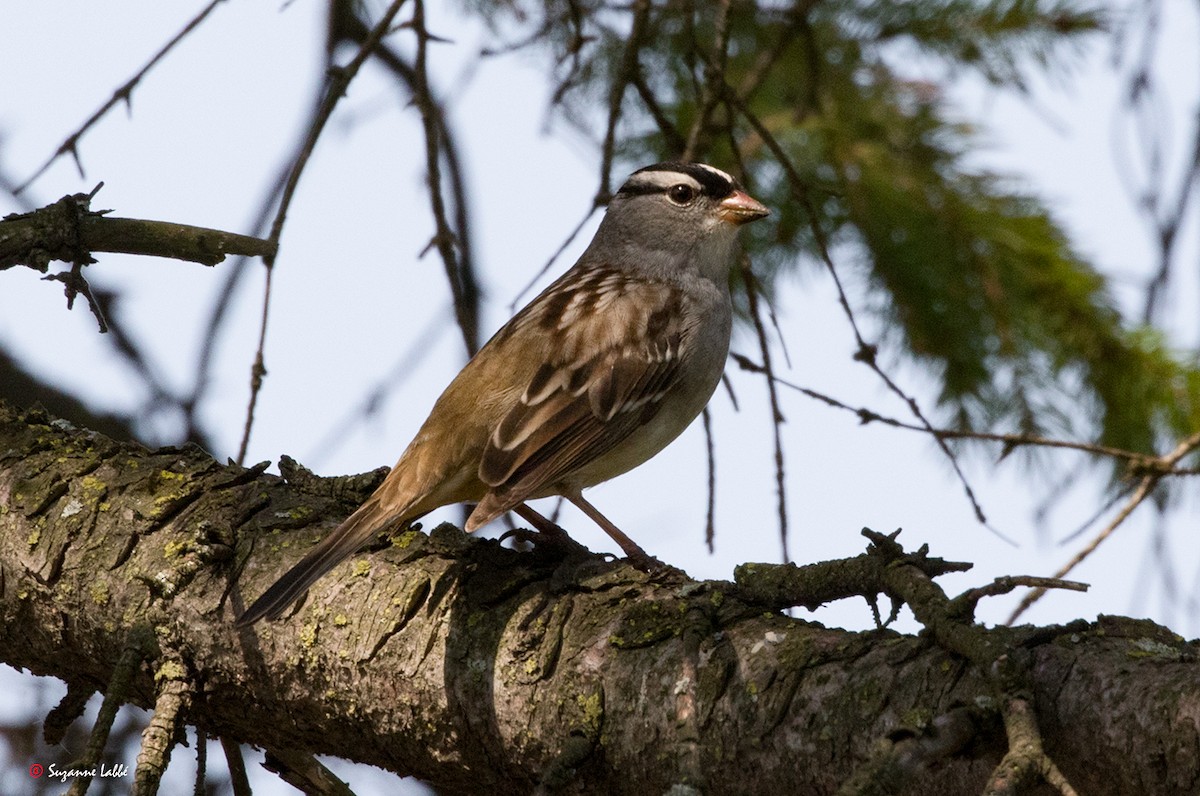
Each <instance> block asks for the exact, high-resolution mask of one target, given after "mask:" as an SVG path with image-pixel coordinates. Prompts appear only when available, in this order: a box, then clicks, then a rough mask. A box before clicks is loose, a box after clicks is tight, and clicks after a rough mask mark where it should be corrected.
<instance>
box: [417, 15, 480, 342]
mask: <svg viewBox="0 0 1200 796" xmlns="http://www.w3.org/2000/svg"><path fill="white" fill-rule="evenodd" d="M411 27H412V30H413V32H414V33H415V34H416V36H417V55H416V60H415V64H414V70H413V71H414V80H413V81H412V84H411V88H412V91H413V100H414V102H415V103H416V106H417V109H418V110H419V112H420V115H421V126H422V128H423V129H424V132H425V175H426V179H427V181H428V184H429V203H430V207H431V209H432V211H433V218H434V224H435V229H436V231H435V232H434V236H433V240H432V241H430V246H431V247H433V248H436V249H437V251H438V254H439V256H440V257H441V259H442V264H443V266H444V267H445V269H446V279H447V281H449V283H450V292H451V294H452V295H453V296H454V314H455V317H456V318H457V319H458V326H459V328H460V329H461V330H462V335H463V341H464V342H465V344H466V347H467V353H468V354H474V353H475V352H476V351H477V350H478V349H479V287H478V285H477V284H476V283H475V278H474V273H473V272H472V271H471V270H470V269H464V268H463V266H462V263H460V262H459V257H458V251H459V249H460V248H461V247H462V246H463V241H462V240H461V237H462V236H463V235H465V233H466V230H465V229H463V228H460V229H459V230H458V232H459V233H460V234H459V235H456V234H455V232H454V230H453V229H452V228H451V226H450V222H449V221H447V219H446V203H445V199H444V198H443V197H442V170H441V155H442V152H443V149H444V145H443V135H442V134H443V125H442V124H441V123H440V122H441V120H442V119H443V118H444V117H443V114H442V112H441V107H440V105H439V104H438V103H437V101H436V100H435V99H434V98H433V92H432V90H431V89H430V88H429V74H428V45H429V42H430V41H431V40H435V39H436V37H434V36H431V35H430V33H429V31H428V30H427V29H426V27H425V2H424V0H414V4H413V18H412V24H411ZM459 204H460V206H461V205H462V204H463V202H462V199H461V197H460V200H459Z"/></svg>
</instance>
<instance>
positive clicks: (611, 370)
mask: <svg viewBox="0 0 1200 796" xmlns="http://www.w3.org/2000/svg"><path fill="white" fill-rule="evenodd" d="M606 287H607V288H608V290H609V291H610V292H611V295H609V296H607V297H606V299H608V301H607V302H606V303H607V305H608V306H607V307H606V311H605V312H603V313H599V314H597V315H594V316H592V315H588V316H585V317H580V318H577V319H576V322H575V323H573V324H571V325H570V326H569V327H568V328H565V329H558V330H556V331H557V332H558V333H560V334H564V335H566V336H567V337H568V338H573V339H568V340H565V341H564V343H565V345H563V347H562V349H561V350H563V351H564V352H571V353H574V354H579V353H582V352H585V351H586V352H589V353H591V354H592V357H591V358H590V359H586V360H584V361H570V362H568V361H564V362H553V363H550V362H548V363H546V364H544V365H543V366H542V367H541V368H539V369H538V371H537V373H535V375H534V377H533V379H532V380H531V382H530V384H529V387H528V389H527V390H526V391H525V396H524V399H523V400H522V402H521V403H519V404H518V405H517V406H515V407H513V409H511V410H510V411H509V412H508V414H507V415H506V416H505V417H504V418H503V420H502V421H501V422H500V424H499V425H498V426H497V427H496V430H495V432H494V433H493V435H492V437H491V438H490V439H489V441H488V445H487V448H486V449H485V451H484V454H483V457H482V459H481V461H480V466H479V477H480V479H481V480H482V481H483V482H484V483H486V484H488V485H489V486H491V487H492V492H493V493H501V494H503V496H504V498H503V500H502V502H503V503H504V504H505V505H515V504H516V503H519V502H521V501H522V500H524V499H526V498H528V497H529V496H531V495H533V494H536V493H538V492H539V491H540V490H542V489H544V488H545V487H546V486H548V485H551V484H554V483H556V482H558V481H559V480H561V479H563V478H564V477H566V476H568V475H569V474H570V473H571V472H572V471H574V470H577V469H580V468H581V467H583V466H585V465H586V464H588V463H590V462H592V461H593V460H595V459H596V458H597V457H599V456H601V455H603V454H604V453H606V452H607V451H609V450H611V449H612V448H613V447H615V446H616V445H617V444H618V443H620V442H621V441H623V440H624V439H626V438H627V437H628V436H629V435H630V434H631V433H633V432H634V430H635V429H637V428H638V427H639V426H641V425H643V424H644V423H645V422H646V421H647V420H649V419H650V418H651V417H653V416H654V414H655V413H656V412H657V411H658V408H659V404H660V400H661V398H662V397H663V396H664V395H665V394H666V393H667V391H668V390H670V388H671V387H672V386H673V384H674V383H675V381H676V380H677V379H678V375H679V374H678V364H679V362H678V349H679V343H680V336H681V330H680V329H679V328H678V324H677V321H676V320H675V319H677V318H678V317H679V313H678V312H677V311H676V310H675V309H672V305H673V304H677V303H678V302H679V301H680V300H681V299H680V296H679V294H678V292H677V290H676V289H675V288H673V287H671V286H668V285H665V284H657V283H649V284H647V283H644V282H641V283H633V282H626V281H622V280H619V279H618V280H610V281H609V282H608V283H607V285H606ZM614 320H619V321H621V322H623V325H624V328H622V329H614V328H613V325H614ZM631 343H633V344H631ZM598 344H599V345H598Z"/></svg>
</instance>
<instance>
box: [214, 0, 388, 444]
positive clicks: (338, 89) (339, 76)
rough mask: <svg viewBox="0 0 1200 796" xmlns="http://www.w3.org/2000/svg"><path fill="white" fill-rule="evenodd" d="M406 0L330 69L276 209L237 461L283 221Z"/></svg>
mask: <svg viewBox="0 0 1200 796" xmlns="http://www.w3.org/2000/svg"><path fill="white" fill-rule="evenodd" d="M405 2H406V0H393V2H392V4H391V5H390V6H389V7H388V10H387V11H386V12H384V14H383V16H382V17H381V18H380V19H379V22H378V23H376V25H375V27H374V28H372V29H371V33H370V35H369V36H368V37H367V39H366V40H365V41H364V42H363V43H362V46H361V47H360V48H359V50H358V52H357V53H355V55H354V57H353V58H352V59H351V60H350V62H349V63H348V64H346V66H344V67H341V68H336V67H335V68H331V69H330V70H329V78H328V82H327V84H326V91H325V95H324V96H323V97H322V99H321V104H320V106H319V107H318V108H317V113H316V114H315V116H314V118H313V121H312V124H311V126H310V127H309V129H308V135H307V137H306V138H305V141H304V145H303V146H302V147H301V149H300V154H299V156H298V157H297V158H296V162H295V164H294V165H293V166H292V170H291V173H290V174H288V179H287V182H286V183H285V184H284V188H283V193H282V195H281V196H280V199H279V209H278V210H277V211H276V213H275V220H274V222H273V223H272V224H271V234H270V236H269V237H268V240H269V241H270V242H271V243H272V244H273V245H274V246H275V247H276V252H275V253H274V254H272V255H270V256H268V257H264V258H263V259H264V262H265V263H266V266H267V277H266V286H265V288H264V290H263V309H262V320H261V323H260V324H259V333H258V347H257V349H256V351H255V354H254V363H253V364H252V365H251V368H250V400H249V403H248V404H247V406H246V422H245V425H244V427H243V429H242V441H241V443H240V444H239V445H238V457H237V462H238V463H239V464H241V463H243V462H245V460H246V450H247V448H249V446H250V432H251V431H252V430H253V428H254V410H255V407H256V406H257V404H258V394H259V391H260V390H261V389H262V380H263V376H264V375H266V372H267V371H266V367H265V364H264V356H263V351H264V349H265V348H266V343H267V325H268V316H269V312H270V307H271V279H272V273H273V272H274V270H275V257H276V255H277V254H278V246H279V239H280V237H281V236H282V235H283V225H284V222H285V221H286V219H287V212H288V208H289V207H290V206H291V204H292V198H293V197H294V196H295V194H296V188H297V186H298V185H299V184H300V175H301V174H303V173H304V167H305V166H306V165H308V161H309V158H311V157H312V153H313V150H314V149H316V146H317V139H318V138H320V136H321V132H322V130H324V129H325V124H326V122H328V121H329V117H330V116H332V115H333V109H334V107H335V106H336V105H337V103H338V100H340V99H341V98H342V96H343V95H344V94H345V93H346V89H347V88H348V87H349V85H350V82H351V81H352V80H354V77H355V76H356V75H357V74H358V70H359V69H361V68H362V65H363V64H364V63H365V62H366V60H367V58H369V57H370V55H371V53H372V52H373V51H374V50H375V48H376V47H378V46H379V43H380V42H381V41H383V37H384V36H385V35H387V33H388V32H389V31H390V30H391V29H392V21H393V20H394V19H395V18H396V14H397V13H399V11H400V8H401V6H403V5H404V3H405Z"/></svg>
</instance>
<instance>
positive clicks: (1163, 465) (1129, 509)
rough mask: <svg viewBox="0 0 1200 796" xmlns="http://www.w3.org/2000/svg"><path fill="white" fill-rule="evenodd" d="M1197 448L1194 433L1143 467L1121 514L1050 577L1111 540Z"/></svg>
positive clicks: (1024, 604) (1026, 602)
mask: <svg viewBox="0 0 1200 796" xmlns="http://www.w3.org/2000/svg"><path fill="white" fill-rule="evenodd" d="M1197 447H1200V432H1196V433H1195V434H1192V435H1191V436H1190V437H1188V438H1187V439H1185V440H1183V441H1182V442H1180V443H1179V444H1178V445H1176V446H1175V448H1174V449H1173V450H1172V451H1171V452H1170V453H1168V454H1167V455H1165V456H1163V457H1161V458H1159V459H1155V460H1153V465H1154V466H1153V467H1151V466H1150V463H1146V466H1147V470H1148V472H1147V473H1146V474H1145V475H1144V476H1142V480H1141V482H1140V483H1139V484H1138V487H1137V489H1136V490H1135V491H1134V493H1133V494H1132V495H1131V496H1130V498H1129V500H1127V501H1126V502H1125V505H1124V506H1122V507H1121V510H1120V511H1118V512H1117V515H1116V516H1115V517H1113V519H1112V521H1111V522H1109V524H1108V525H1106V526H1105V527H1104V528H1103V530H1101V531H1100V533H1098V534H1096V536H1095V537H1094V538H1093V539H1092V541H1091V542H1089V543H1088V544H1087V545H1085V546H1084V547H1083V548H1082V549H1081V550H1079V551H1078V552H1076V553H1075V555H1074V556H1072V557H1071V560H1070V561H1068V562H1067V563H1066V564H1065V565H1063V566H1062V568H1060V569H1059V570H1058V572H1056V573H1054V576H1053V577H1055V578H1062V577H1065V576H1066V575H1067V574H1068V573H1070V572H1071V570H1073V569H1075V567H1077V566H1079V564H1081V563H1083V561H1084V560H1085V559H1087V557H1088V556H1090V555H1091V554H1092V553H1094V552H1095V551H1096V548H1098V547H1099V546H1100V545H1101V544H1103V543H1104V540H1106V539H1107V538H1108V537H1110V536H1112V535H1113V533H1114V532H1115V531H1116V530H1117V528H1119V527H1121V524H1122V523H1124V522H1125V520H1126V519H1128V518H1129V515H1130V514H1132V513H1133V511H1134V509H1136V508H1137V507H1138V506H1140V505H1141V504H1142V501H1144V500H1145V499H1146V498H1147V497H1149V496H1150V494H1151V493H1152V492H1153V491H1154V488H1155V487H1156V486H1158V483H1159V481H1161V480H1162V479H1163V478H1164V477H1166V475H1167V474H1168V473H1171V472H1172V471H1173V470H1174V467H1175V465H1176V464H1177V463H1178V462H1179V460H1180V459H1182V458H1183V457H1184V456H1187V455H1188V454H1189V453H1191V452H1192V451H1194V450H1196V448H1197ZM1045 593H1046V590H1045V589H1044V588H1039V589H1034V590H1033V591H1032V592H1030V593H1029V594H1027V595H1025V598H1024V599H1022V600H1021V603H1020V604H1019V605H1018V606H1017V608H1016V610H1014V611H1013V612H1012V615H1011V616H1009V617H1008V622H1007V623H1008V624H1010V625H1011V624H1012V623H1013V622H1015V621H1017V619H1019V618H1020V616H1021V615H1022V614H1023V613H1025V611H1026V610H1028V609H1029V607H1030V606H1031V605H1033V604H1034V603H1035V602H1037V601H1038V600H1040V599H1041V598H1042V596H1043V595H1044V594H1045Z"/></svg>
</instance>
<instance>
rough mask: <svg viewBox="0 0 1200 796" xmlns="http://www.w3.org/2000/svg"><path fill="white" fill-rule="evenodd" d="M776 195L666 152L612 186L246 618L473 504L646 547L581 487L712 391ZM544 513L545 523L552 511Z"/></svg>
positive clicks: (649, 447) (665, 433)
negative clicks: (744, 245) (740, 244)
mask: <svg viewBox="0 0 1200 796" xmlns="http://www.w3.org/2000/svg"><path fill="white" fill-rule="evenodd" d="M767 213H768V211H767V208H766V207H764V206H763V205H762V204H760V203H759V202H757V201H755V200H754V199H753V198H751V197H750V196H749V195H747V194H746V193H745V191H743V190H742V188H741V186H740V185H739V184H738V182H737V180H735V179H734V178H733V177H730V176H729V175H728V174H726V173H725V172H723V171H720V170H718V169H715V168H713V167H711V166H706V165H703V164H699V163H659V164H657V165H654V166H647V167H646V168H643V169H640V170H638V171H636V172H634V173H633V174H632V175H631V176H630V177H629V179H628V180H627V181H626V182H625V184H624V185H622V186H621V190H620V191H618V192H617V194H616V195H615V196H614V197H613V198H612V202H611V204H610V205H609V207H608V212H607V213H606V214H605V216H604V219H603V220H602V221H601V223H600V227H599V229H597V230H596V237H595V238H593V240H592V243H591V245H590V246H588V248H587V251H585V252H584V253H583V256H581V257H580V258H579V261H578V262H577V263H575V265H574V266H573V267H572V268H571V269H570V270H569V271H567V272H566V273H565V274H563V275H562V277H560V278H559V279H558V280H557V281H555V282H554V283H553V284H552V285H550V286H549V287H548V288H546V290H544V291H543V292H542V293H541V295H539V296H538V297H537V298H535V299H534V300H533V301H532V302H530V303H529V305H528V306H526V307H525V308H524V309H522V310H521V311H520V312H519V313H517V315H516V316H515V317H513V319H512V320H510V321H509V322H508V323H507V324H505V325H504V327H503V328H501V329H500V331H498V332H497V333H496V334H495V336H494V337H492V339H491V340H489V341H488V343H487V345H485V346H484V347H483V348H482V349H481V350H480V351H479V353H478V354H476V355H475V357H474V358H473V359H472V360H471V361H470V362H468V363H467V365H466V367H464V368H463V369H462V371H461V372H460V373H459V374H458V376H456V377H455V379H454V381H452V382H451V383H450V386H448V387H447V388H446V390H445V392H443V393H442V396H441V397H440V398H438V400H437V403H436V404H434V407H433V411H432V412H430V413H429V417H428V418H427V419H426V421H425V424H424V425H423V426H422V427H421V430H420V431H419V432H417V436H416V438H415V439H413V441H412V442H411V443H409V446H408V449H407V450H405V451H404V454H403V455H402V456H401V457H400V460H399V461H398V462H397V463H396V466H395V468H393V469H392V471H391V473H390V474H389V475H388V477H387V478H386V479H385V480H384V482H383V483H382V484H381V485H380V486H379V488H378V489H377V490H375V493H374V494H372V495H371V497H370V498H368V499H367V501H366V502H365V503H364V504H363V505H362V506H361V507H360V508H359V509H358V510H357V511H355V512H354V513H353V514H351V515H350V517H349V518H347V519H346V521H345V522H343V523H342V524H341V525H339V526H338V527H337V528H336V529H334V531H333V532H332V533H331V534H330V535H329V536H327V537H325V538H324V539H322V540H321V542H320V543H318V544H317V546H316V547H314V548H313V549H312V550H311V551H310V552H309V553H308V554H307V555H306V556H304V558H303V559H302V560H301V561H300V562H299V563H298V564H296V566H294V567H292V569H290V570H289V571H288V572H287V573H286V574H285V575H284V576H283V577H281V578H280V579H279V580H278V581H276V582H275V584H274V585H272V586H271V587H270V588H269V589H268V590H267V591H266V593H265V594H263V596H262V597H260V598H259V599H258V600H257V601H256V602H255V603H254V604H253V605H252V606H250V608H249V609H248V610H247V611H246V612H245V613H244V614H243V615H242V616H241V617H240V618H239V620H238V624H240V625H249V624H252V623H253V622H256V621H258V620H259V619H261V618H263V617H264V616H273V617H274V616H278V615H279V613H280V612H281V611H282V610H283V609H284V608H286V607H287V606H288V605H289V604H291V603H292V602H293V601H294V600H295V599H296V598H297V597H299V596H300V595H301V594H303V592H304V591H305V590H306V589H308V587H309V586H311V585H312V584H313V583H314V582H315V581H316V580H317V579H318V578H320V577H321V576H322V575H324V574H325V573H326V572H328V571H329V570H330V569H332V568H333V567H334V566H336V565H337V564H338V563H339V562H341V561H343V560H344V559H346V558H348V557H349V556H351V555H353V554H354V553H355V552H356V551H357V550H358V549H359V548H360V547H362V546H363V545H364V544H365V543H366V542H367V541H368V540H369V539H370V538H371V537H372V536H374V535H375V534H376V533H378V532H379V531H381V530H382V529H384V528H386V527H389V526H393V525H396V524H398V523H402V522H407V521H411V520H414V519H416V518H418V517H420V516H421V515H423V514H425V513H426V512H429V511H432V510H433V509H435V508H438V507H439V506H444V505H447V504H450V503H460V502H475V503H477V505H476V506H475V510H474V511H473V512H472V513H471V516H470V518H469V519H468V520H467V525H466V529H467V530H468V531H474V530H475V529H477V528H479V527H481V526H482V525H484V524H486V523H488V522H490V521H491V520H493V519H495V518H496V517H499V516H500V515H502V514H504V513H505V512H507V511H516V512H517V513H518V514H520V515H521V516H522V517H524V518H526V519H527V520H531V521H535V520H538V519H540V518H539V516H538V515H537V514H536V512H533V511H532V510H531V509H529V508H528V507H527V506H525V505H524V501H526V500H531V499H534V498H541V497H548V496H551V495H561V496H563V497H565V498H566V499H567V500H569V501H571V502H572V503H574V504H575V505H576V506H578V507H579V508H580V509H581V510H583V511H584V512H585V513H586V514H587V515H588V516H589V517H591V518H592V519H593V520H595V521H596V522H597V523H598V524H599V525H600V526H601V527H602V528H604V530H605V531H607V532H608V533H609V534H610V535H611V536H612V537H613V538H614V539H615V540H616V541H617V542H618V543H619V544H620V545H621V547H622V549H623V550H624V551H625V552H626V553H627V554H628V555H631V556H640V557H642V558H643V559H644V558H645V554H644V553H643V552H642V551H641V548H639V547H638V546H637V545H636V544H634V543H633V542H632V541H631V540H630V539H629V538H628V537H626V536H625V534H623V533H621V531H619V530H618V529H617V528H616V526H614V525H613V524H612V523H611V522H609V521H608V520H607V519H605V518H604V516H603V515H601V514H600V512H598V511H597V510H596V509H595V507H593V506H592V505H591V504H590V503H588V502H587V501H585V500H584V499H583V496H582V495H581V490H583V489H585V488H586V487H590V486H593V485H595V484H598V483H600V482H602V481H607V480H608V479H610V478H612V477H614V476H617V475H620V474H621V473H624V472H626V471H628V470H630V469H632V468H634V467H637V466H638V465H639V464H641V463H642V462H644V461H646V460H647V459H649V458H650V457H651V456H653V455H654V454H656V453H658V452H659V451H660V450H662V449H663V448H664V447H665V446H666V445H667V444H668V443H669V442H671V440H673V439H675V437H677V436H679V434H680V433H681V432H682V431H683V430H684V428H686V427H687V426H688V424H690V423H691V422H692V421H693V420H694V419H695V418H696V416H697V415H698V414H699V413H700V411H701V410H702V409H703V408H704V406H705V404H707V403H708V399H709V398H710V397H711V396H712V393H713V391H714V390H715V389H716V387H717V384H718V383H720V380H721V374H722V372H723V370H724V367H725V359H726V356H727V354H728V352H729V334H730V321H731V314H732V313H731V306H730V298H729V272H730V268H731V266H732V265H733V262H734V258H735V256H736V239H737V231H738V228H739V227H740V226H741V225H742V224H745V223H747V222H750V221H754V220H755V219H759V218H762V217H763V216H766V215H767ZM543 522H545V521H543Z"/></svg>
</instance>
